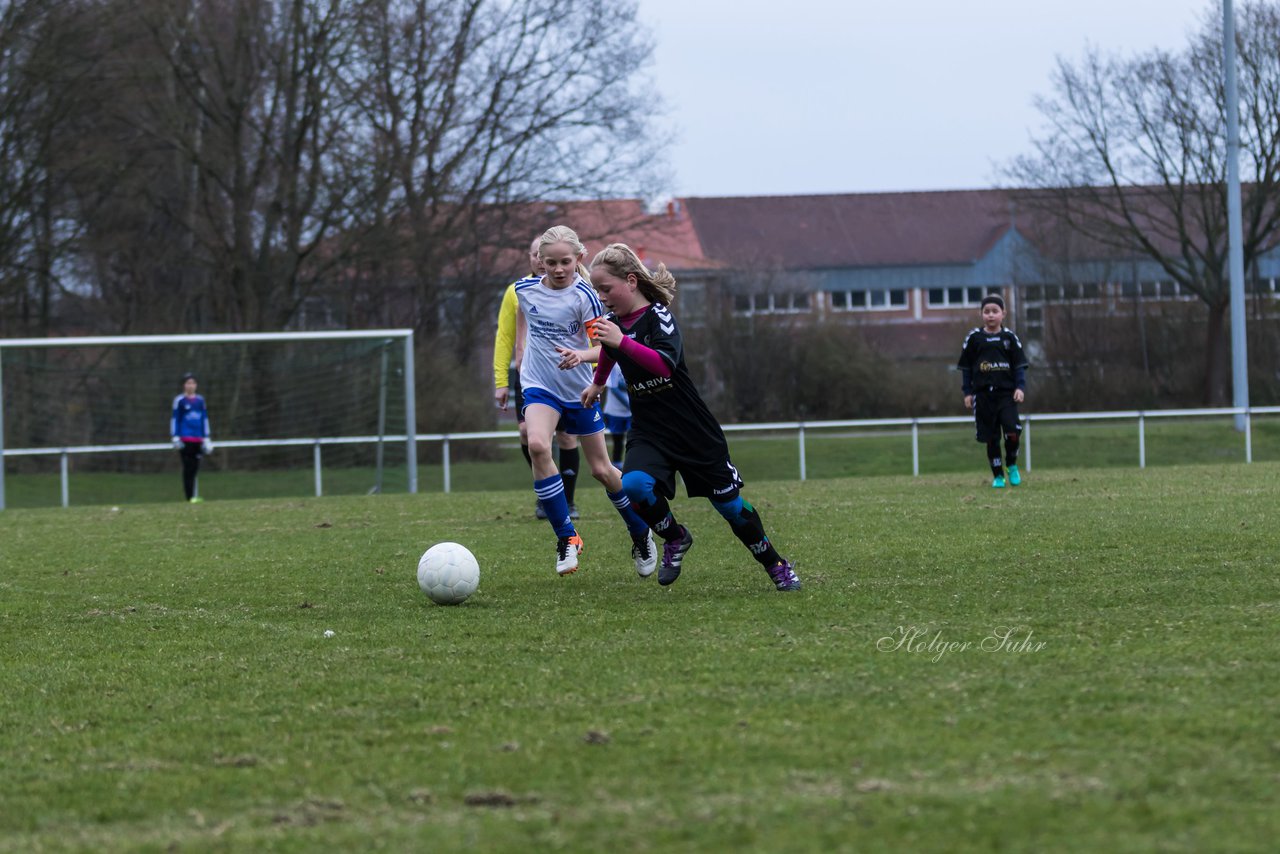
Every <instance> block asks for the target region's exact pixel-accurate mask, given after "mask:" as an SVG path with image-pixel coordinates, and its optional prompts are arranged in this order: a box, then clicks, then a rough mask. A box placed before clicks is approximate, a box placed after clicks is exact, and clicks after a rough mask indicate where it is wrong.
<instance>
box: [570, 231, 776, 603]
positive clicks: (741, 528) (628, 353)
mask: <svg viewBox="0 0 1280 854" xmlns="http://www.w3.org/2000/svg"><path fill="white" fill-rule="evenodd" d="M591 284H592V285H593V286H594V287H595V289H596V293H597V294H599V296H600V300H601V302H603V303H604V304H605V307H606V308H608V309H609V312H610V313H609V314H608V315H606V316H605V317H604V318H601V319H599V320H597V321H595V323H594V324H593V328H592V330H591V335H592V338H593V339H594V340H595V341H596V342H598V343H599V344H601V345H602V347H601V352H600V361H599V363H598V364H597V365H596V371H595V376H594V378H593V379H594V382H593V383H592V384H591V385H589V386H587V388H586V389H584V390H583V392H582V405H583V406H590V405H591V404H593V403H595V402H596V401H597V400H598V399H599V397H600V392H601V390H602V389H603V388H604V387H605V384H606V382H607V380H608V377H609V372H610V371H611V370H612V369H613V366H614V364H615V363H616V364H617V365H619V366H620V367H621V368H622V375H623V377H624V378H625V379H626V382H627V390H628V391H629V392H630V394H631V418H632V421H631V432H630V434H629V435H628V438H627V454H626V462H625V463H624V464H623V468H622V488H623V491H624V492H626V494H627V497H628V498H630V499H631V506H632V507H633V508H634V509H635V511H636V512H637V513H639V514H640V517H641V518H642V519H644V520H645V521H646V522H648V523H649V526H650V527H652V528H653V530H654V532H655V533H656V534H658V536H659V537H661V538H662V540H663V546H662V565H661V566H660V567H659V569H658V583H659V584H662V585H667V584H671V583H672V582H674V581H675V580H676V579H677V578H679V576H680V567H681V563H682V562H683V560H684V556H685V554H686V553H687V552H688V551H689V548H690V547H691V546H692V545H693V535H692V534H691V533H689V530H688V529H687V528H685V527H684V526H683V525H681V524H679V523H678V522H676V520H675V517H674V516H673V515H672V512H671V506H670V504H668V501H669V500H670V499H671V498H674V497H675V487H676V474H677V473H679V474H680V475H681V477H682V478H683V479H684V482H685V488H686V489H687V490H688V493H689V495H690V496H691V497H692V496H699V495H701V496H705V497H707V498H709V499H711V503H712V505H714V506H715V508H716V510H718V511H719V512H720V515H722V516H723V517H724V518H725V519H726V520H727V521H728V522H729V525H730V527H732V529H733V533H734V535H735V536H737V538H738V539H739V540H741V541H742V544H743V545H745V546H746V547H747V549H749V550H750V552H751V555H752V557H754V558H755V559H756V561H758V562H759V563H760V565H761V566H763V567H764V569H765V571H766V572H768V574H769V579H770V580H771V581H772V582H773V584H774V586H775V587H776V588H777V589H778V590H799V589H800V579H799V577H797V576H796V573H795V569H794V567H793V566H792V564H791V563H790V562H789V561H787V560H786V559H785V558H783V557H782V555H780V554H778V552H777V550H775V549H774V547H773V543H771V542H770V541H769V537H768V536H767V535H766V534H765V532H764V525H763V523H762V522H761V521H760V514H759V513H757V512H756V509H755V508H754V507H752V506H751V505H750V504H749V503H747V502H746V501H743V500H742V497H741V495H739V490H740V489H741V488H742V485H743V484H742V478H741V477H740V476H739V475H738V470H737V469H736V468H734V466H733V463H732V461H730V459H729V445H728V443H727V442H726V441H725V438H724V431H723V430H721V429H720V424H719V423H718V422H717V421H716V419H715V416H713V415H712V414H711V411H710V410H709V409H707V406H706V404H705V403H703V401H702V398H701V396H699V394H698V390H697V388H696V387H695V386H694V384H693V380H692V379H691V378H690V376H689V370H688V367H687V366H686V365H685V360H684V346H683V343H682V340H681V337H680V328H679V326H678V325H677V324H676V320H675V318H674V317H672V315H671V312H670V311H669V310H668V307H669V306H670V305H671V303H672V301H673V300H674V299H675V287H676V280H675V277H673V276H672V275H671V274H670V273H669V272H667V269H666V267H664V266H663V265H662V264H659V265H658V269H657V270H656V271H650V270H649V269H648V268H646V267H645V266H644V263H643V262H642V261H641V260H640V258H639V257H638V256H637V255H636V253H635V252H633V251H632V250H631V248H630V247H629V246H627V245H625V244H623V243H614V244H611V245H610V246H608V247H607V248H605V250H604V251H602V252H601V253H600V254H599V255H597V256H596V257H595V260H593V261H592V262H591Z"/></svg>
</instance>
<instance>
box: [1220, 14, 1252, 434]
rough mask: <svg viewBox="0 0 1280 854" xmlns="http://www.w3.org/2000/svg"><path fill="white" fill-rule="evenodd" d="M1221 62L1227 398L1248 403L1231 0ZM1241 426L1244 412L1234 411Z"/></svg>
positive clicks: (1237, 100)
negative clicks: (1228, 339) (1224, 140)
mask: <svg viewBox="0 0 1280 854" xmlns="http://www.w3.org/2000/svg"><path fill="white" fill-rule="evenodd" d="M1222 62H1223V67H1224V70H1225V72H1226V96H1227V275H1228V276H1229V280H1230V296H1231V390H1232V395H1231V400H1232V405H1233V406H1236V407H1239V408H1241V409H1247V408H1248V406H1249V356H1248V338H1247V337H1246V336H1245V328H1244V318H1245V311H1244V229H1243V226H1242V223H1241V219H1242V216H1241V212H1240V97H1239V95H1238V94H1237V90H1236V20H1235V14H1234V13H1233V12H1232V10H1231V0H1222ZM1235 421H1236V429H1237V430H1244V429H1245V415H1244V413H1240V414H1238V415H1236V418H1235Z"/></svg>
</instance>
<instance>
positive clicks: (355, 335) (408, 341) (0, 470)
mask: <svg viewBox="0 0 1280 854" xmlns="http://www.w3.org/2000/svg"><path fill="white" fill-rule="evenodd" d="M362 338H367V339H376V338H381V339H384V340H385V339H388V338H391V339H395V338H398V339H400V340H401V341H402V342H403V346H404V409H405V414H404V422H405V424H404V433H405V468H406V469H407V470H408V475H409V492H410V493H416V492H417V491H418V448H417V432H418V431H417V426H418V421H417V413H416V408H417V407H416V403H415V401H414V376H413V330H412V329H360V330H354V329H352V330H342V331H335V332H237V333H224V334H206V335H93V336H83V337H72V338H0V510H4V509H5V497H4V454H5V444H4V359H3V356H4V350H6V349H8V350H17V349H21V348H35V347H116V346H122V345H131V344H234V343H239V342H244V341H258V342H263V341H326V340H342V339H346V340H350V339H362Z"/></svg>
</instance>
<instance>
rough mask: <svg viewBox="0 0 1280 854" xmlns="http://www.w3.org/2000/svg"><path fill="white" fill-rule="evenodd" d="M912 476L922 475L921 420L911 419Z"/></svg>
mask: <svg viewBox="0 0 1280 854" xmlns="http://www.w3.org/2000/svg"><path fill="white" fill-rule="evenodd" d="M911 476H912V477H919V476H920V420H919V419H918V418H912V419H911Z"/></svg>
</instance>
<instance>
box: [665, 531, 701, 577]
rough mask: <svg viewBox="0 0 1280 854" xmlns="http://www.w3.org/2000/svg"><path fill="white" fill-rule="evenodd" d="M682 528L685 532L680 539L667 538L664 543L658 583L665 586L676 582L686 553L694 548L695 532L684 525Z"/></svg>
mask: <svg viewBox="0 0 1280 854" xmlns="http://www.w3.org/2000/svg"><path fill="white" fill-rule="evenodd" d="M680 530H681V531H682V532H683V533H682V535H681V536H680V538H679V539H676V540H667V541H666V542H664V543H663V544H662V566H660V567H658V583H659V584H661V585H662V586H663V587H666V586H667V585H668V584H675V583H676V579H677V578H679V577H680V564H681V563H682V562H683V561H684V556H685V553H686V552H687V551H689V549H691V548H693V534H692V533H691V532H690V531H689V529H688V528H686V527H684V526H683V525H681V526H680Z"/></svg>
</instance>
